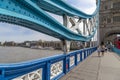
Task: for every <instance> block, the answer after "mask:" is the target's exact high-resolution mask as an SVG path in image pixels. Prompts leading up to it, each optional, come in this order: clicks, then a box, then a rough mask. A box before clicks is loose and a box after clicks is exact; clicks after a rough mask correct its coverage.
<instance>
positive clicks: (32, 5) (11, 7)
mask: <svg viewBox="0 0 120 80" xmlns="http://www.w3.org/2000/svg"><path fill="white" fill-rule="evenodd" d="M37 1H40V2H37ZM37 1H33V0H0V21H3V22H7V23H12V24H17V25H21V26H24V27H27V28H30V29H33V30H36V31H38V32H42V33H44V34H47V35H50V36H53V37H56V38H59V39H66V40H81V41H89V40H90V39H91V38H92V37H93V36H94V34H95V32H96V30H97V27H96V28H95V29H94V31H93V33H91V34H90V35H89V36H84V35H81V34H76V33H74V32H72V31H70V30H69V29H67V28H66V27H65V26H63V25H62V24H60V23H59V22H58V21H56V20H55V19H54V18H52V17H51V16H50V15H48V14H47V13H46V12H45V11H44V10H43V7H45V8H48V7H47V6H46V5H47V3H48V4H49V8H50V7H52V8H53V9H51V10H54V11H56V9H57V8H58V9H60V11H62V13H61V12H59V13H61V14H62V15H63V14H67V15H70V16H79V17H81V18H83V19H86V18H91V17H93V16H95V14H96V13H97V12H98V11H99V9H98V8H99V3H98V8H97V9H96V11H95V13H93V14H92V15H87V14H86V13H83V12H81V11H79V10H77V9H75V8H73V7H71V6H69V5H68V4H66V3H65V2H63V1H60V0H37ZM98 1H99V0H98ZM41 2H42V3H43V4H46V5H43V7H42V9H41V8H40V7H39V5H38V3H39V4H40V3H41ZM58 2H59V3H58ZM53 6H54V7H53ZM57 6H58V7H57ZM49 8H48V9H49ZM67 9H68V10H67ZM97 25H98V24H97Z"/></svg>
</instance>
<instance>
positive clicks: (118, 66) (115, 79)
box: [60, 52, 120, 80]
mask: <svg viewBox="0 0 120 80" xmlns="http://www.w3.org/2000/svg"><path fill="white" fill-rule="evenodd" d="M60 80H120V59H119V57H118V55H116V54H115V53H112V52H107V53H105V55H104V56H102V57H98V56H97V53H96V52H95V53H93V54H92V55H91V56H89V57H88V58H87V59H86V60H84V61H83V62H82V63H80V64H79V65H78V66H76V67H75V68H74V69H73V70H71V71H70V72H69V73H68V74H66V75H65V76H63V77H62V78H61V79H60Z"/></svg>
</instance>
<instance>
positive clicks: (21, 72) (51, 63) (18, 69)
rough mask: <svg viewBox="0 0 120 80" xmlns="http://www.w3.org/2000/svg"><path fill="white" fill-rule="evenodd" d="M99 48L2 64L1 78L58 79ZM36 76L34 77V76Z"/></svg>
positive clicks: (17, 79) (18, 79)
mask: <svg viewBox="0 0 120 80" xmlns="http://www.w3.org/2000/svg"><path fill="white" fill-rule="evenodd" d="M96 49H97V48H96V47H94V48H86V49H83V50H77V51H74V52H70V53H69V54H67V55H64V54H62V55H57V56H52V57H48V58H43V59H38V60H33V61H27V62H22V63H13V64H0V80H11V79H13V80H26V79H27V80H29V79H30V78H31V79H36V80H37V78H38V79H39V80H57V79H59V78H60V77H62V76H63V75H65V74H66V73H68V72H69V71H70V70H71V69H72V68H74V67H75V66H76V65H78V64H79V63H80V62H81V61H83V60H84V59H86V58H87V57H88V56H89V55H90V54H92V53H93V52H94V51H95V50H96ZM33 77H34V78H33Z"/></svg>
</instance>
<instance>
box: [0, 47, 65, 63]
mask: <svg viewBox="0 0 120 80" xmlns="http://www.w3.org/2000/svg"><path fill="white" fill-rule="evenodd" d="M59 54H63V52H62V51H60V50H40V49H30V48H24V47H2V46H0V63H17V62H23V61H29V60H35V59H40V58H45V57H49V56H53V55H59Z"/></svg>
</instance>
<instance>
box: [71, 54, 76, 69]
mask: <svg viewBox="0 0 120 80" xmlns="http://www.w3.org/2000/svg"><path fill="white" fill-rule="evenodd" d="M74 64H75V56H71V57H70V67H71V66H73V65H74Z"/></svg>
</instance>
